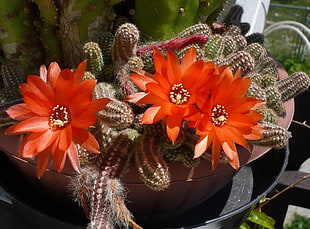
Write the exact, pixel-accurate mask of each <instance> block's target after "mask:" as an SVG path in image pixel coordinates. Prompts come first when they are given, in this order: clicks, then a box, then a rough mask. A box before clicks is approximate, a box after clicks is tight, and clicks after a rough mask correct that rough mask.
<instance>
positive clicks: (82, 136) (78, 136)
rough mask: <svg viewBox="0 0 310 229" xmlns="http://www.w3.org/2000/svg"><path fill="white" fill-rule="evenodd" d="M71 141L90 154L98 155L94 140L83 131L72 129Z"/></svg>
mask: <svg viewBox="0 0 310 229" xmlns="http://www.w3.org/2000/svg"><path fill="white" fill-rule="evenodd" d="M72 134H73V141H74V142H76V143H78V144H79V145H80V146H82V147H83V148H85V149H86V150H88V151H90V152H92V153H100V151H99V144H98V142H97V140H96V138H95V137H94V136H93V135H92V134H91V133H90V132H89V131H88V130H85V129H77V128H72Z"/></svg>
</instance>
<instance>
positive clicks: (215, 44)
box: [205, 34, 224, 60]
mask: <svg viewBox="0 0 310 229" xmlns="http://www.w3.org/2000/svg"><path fill="white" fill-rule="evenodd" d="M223 50H224V41H223V37H222V36H221V35H218V34H216V35H214V36H212V37H210V39H209V41H208V42H207V43H206V45H205V57H206V58H207V59H210V60H214V59H215V58H217V57H219V56H220V55H221V54H222V53H223Z"/></svg>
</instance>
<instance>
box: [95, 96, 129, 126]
mask: <svg viewBox="0 0 310 229" xmlns="http://www.w3.org/2000/svg"><path fill="white" fill-rule="evenodd" d="M97 117H98V121H99V122H100V123H104V124H107V125H108V126H109V127H112V128H115V129H125V128H127V127H129V126H130V125H131V124H132V123H133V121H134V113H133V110H132V108H131V106H130V105H129V104H128V103H126V102H123V101H119V100H111V101H110V102H109V103H108V104H107V106H106V107H105V108H104V109H103V110H101V111H99V112H98V114H97Z"/></svg>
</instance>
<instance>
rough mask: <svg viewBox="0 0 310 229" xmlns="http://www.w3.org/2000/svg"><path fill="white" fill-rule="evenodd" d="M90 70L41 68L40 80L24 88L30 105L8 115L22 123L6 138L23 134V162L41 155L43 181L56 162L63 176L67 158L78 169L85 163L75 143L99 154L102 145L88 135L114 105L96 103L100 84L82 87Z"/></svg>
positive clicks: (90, 82)
mask: <svg viewBox="0 0 310 229" xmlns="http://www.w3.org/2000/svg"><path fill="white" fill-rule="evenodd" d="M85 69H86V61H83V62H82V63H81V64H80V65H79V66H78V67H77V69H76V71H75V72H74V73H72V72H71V71H70V70H69V69H64V70H61V69H60V68H59V66H58V64H57V63H56V62H53V63H51V64H50V66H49V69H48V71H46V68H45V66H44V67H41V68H40V77H41V78H40V77H38V76H35V75H29V76H28V78H27V83H23V84H21V85H20V91H21V93H22V95H23V98H24V103H22V104H17V105H13V106H11V107H10V108H8V110H7V114H8V115H9V116H10V117H11V118H13V119H15V120H18V121H21V122H19V123H17V124H15V125H13V126H11V127H9V128H7V129H6V134H9V135H13V134H23V133H27V135H26V136H25V137H24V139H23V141H22V143H21V145H20V147H19V151H18V153H19V156H22V157H25V158H32V157H35V156H37V155H38V163H37V177H38V178H40V177H41V176H42V175H43V173H44V171H45V169H46V167H47V166H48V163H49V160H50V158H51V157H52V159H53V162H54V166H55V167H56V168H57V170H58V171H59V172H61V171H62V169H63V167H64V164H65V161H66V157H68V159H69V161H70V162H71V165H72V167H73V169H75V170H76V171H79V169H80V163H79V157H78V152H77V149H76V146H75V144H74V143H78V144H80V145H81V146H82V147H84V148H85V149H87V150H88V151H90V152H93V153H99V144H98V142H97V141H96V139H95V138H94V136H93V135H92V134H91V133H90V132H89V131H88V130H86V128H88V127H89V126H91V125H93V124H94V123H95V122H96V113H97V112H98V111H99V110H101V109H103V108H104V107H105V106H106V104H107V103H108V102H109V99H105V98H104V99H97V100H93V95H92V91H93V90H94V88H95V85H96V80H94V79H89V80H85V81H82V78H83V75H84V72H85Z"/></svg>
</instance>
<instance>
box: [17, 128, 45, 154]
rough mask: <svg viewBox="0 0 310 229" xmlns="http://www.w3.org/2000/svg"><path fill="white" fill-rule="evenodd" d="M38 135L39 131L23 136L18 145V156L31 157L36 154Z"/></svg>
mask: <svg viewBox="0 0 310 229" xmlns="http://www.w3.org/2000/svg"><path fill="white" fill-rule="evenodd" d="M39 137H40V133H30V134H27V135H26V136H24V138H23V140H22V142H21V144H20V145H19V147H18V156H19V157H24V158H33V157H34V156H36V155H37V154H38V151H36V147H37V142H38V138H39Z"/></svg>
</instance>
